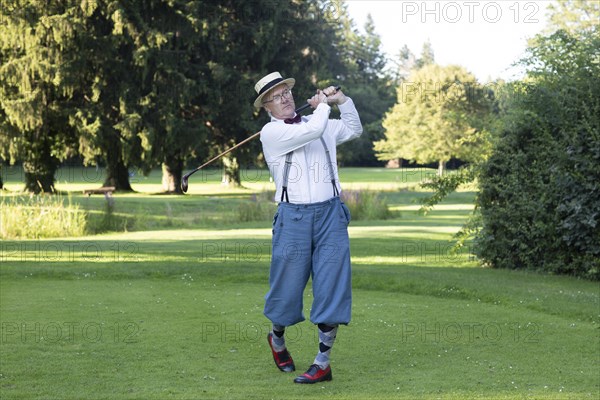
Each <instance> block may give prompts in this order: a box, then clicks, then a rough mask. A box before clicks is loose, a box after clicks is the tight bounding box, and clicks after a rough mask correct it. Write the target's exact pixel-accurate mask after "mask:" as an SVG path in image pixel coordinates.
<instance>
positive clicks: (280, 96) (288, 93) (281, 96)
mask: <svg viewBox="0 0 600 400" xmlns="http://www.w3.org/2000/svg"><path fill="white" fill-rule="evenodd" d="M291 96H292V90H291V89H285V90H284V91H283V92H281V94H276V95H275V96H273V98H272V99H271V100H267V101H263V104H267V103H270V102H273V103H275V104H279V103H281V100H283V99H286V100H287V99H289V98H290V97H291Z"/></svg>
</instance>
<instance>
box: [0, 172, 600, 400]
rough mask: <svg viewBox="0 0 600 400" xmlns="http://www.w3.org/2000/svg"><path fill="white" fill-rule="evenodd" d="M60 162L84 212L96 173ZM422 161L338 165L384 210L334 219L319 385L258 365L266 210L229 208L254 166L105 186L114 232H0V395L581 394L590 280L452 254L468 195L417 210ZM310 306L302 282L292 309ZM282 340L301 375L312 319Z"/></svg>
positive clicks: (264, 185) (263, 351)
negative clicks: (186, 178)
mask: <svg viewBox="0 0 600 400" xmlns="http://www.w3.org/2000/svg"><path fill="white" fill-rule="evenodd" d="M82 171H83V170H82ZM71 172H72V173H73V178H72V179H65V180H63V181H62V182H61V181H60V180H59V183H60V184H59V185H58V188H59V190H62V191H64V194H63V195H62V196H65V198H66V197H68V198H69V199H70V200H71V201H73V202H74V203H77V204H79V205H81V207H82V208H83V209H85V210H87V211H89V212H91V213H98V214H99V215H101V214H102V213H103V212H104V211H103V210H104V207H105V200H104V198H103V197H101V196H92V197H90V198H88V197H85V196H83V195H81V191H82V190H83V189H85V188H90V187H92V188H93V187H97V186H98V182H86V181H85V180H83V179H81V178H80V177H79V176H81V175H78V174H81V173H82V172H81V171H80V170H73V171H71ZM431 173H432V171H431V170H406V169H405V170H385V169H342V170H341V180H342V182H348V183H347V185H344V187H345V188H352V189H354V190H376V191H379V192H380V193H381V195H382V196H384V197H385V199H386V200H387V202H388V204H389V207H390V210H391V211H392V218H390V219H386V220H358V221H352V222H351V224H350V228H349V233H350V240H351V250H352V260H353V315H352V322H351V323H350V324H349V325H348V326H346V327H344V326H343V327H340V331H339V334H338V340H337V341H336V344H335V346H334V349H333V351H332V371H333V381H331V382H325V383H318V384H316V385H306V386H304V385H295V384H293V383H292V380H293V378H294V377H295V376H296V374H284V373H282V372H279V371H278V370H277V369H276V367H275V366H274V365H273V360H272V357H271V354H270V350H269V347H268V345H267V341H266V336H267V333H268V332H269V329H270V325H269V322H268V320H267V319H266V318H265V317H264V316H263V315H262V308H263V305H264V301H263V296H264V294H265V293H266V291H267V289H268V271H269V262H270V249H271V220H270V216H269V215H270V212H271V211H272V210H273V209H274V208H273V207H274V206H273V205H272V204H269V205H266V210H263V211H265V215H266V216H265V218H264V219H262V220H254V221H249V222H240V221H239V218H238V217H239V209H240V207H243V206H244V205H247V204H255V203H256V202H257V201H263V199H265V198H267V197H268V195H264V194H262V193H260V192H261V191H263V190H270V189H271V187H270V185H271V184H270V183H269V179H268V174H266V173H265V174H263V175H260V174H259V175H255V176H260V177H259V178H256V179H252V180H249V181H248V182H245V188H243V189H228V188H226V187H224V186H221V185H220V184H219V183H218V178H219V177H218V176H216V175H214V176H212V175H211V176H208V175H207V176H206V177H205V179H199V180H198V181H192V179H191V180H190V193H191V195H188V196H163V195H153V194H152V193H156V192H158V191H159V190H160V184H159V182H160V172H155V173H153V174H151V175H150V177H148V178H140V180H139V182H137V183H135V184H134V185H133V187H134V189H135V190H137V191H138V193H133V194H126V195H115V197H114V200H115V209H114V215H115V218H118V220H119V221H122V222H123V223H124V224H125V225H123V226H125V227H126V229H122V231H120V232H110V233H103V234H98V235H88V236H85V237H77V238H54V239H39V240H3V241H2V242H1V243H0V251H1V253H0V261H1V264H0V322H1V328H2V331H1V338H0V346H1V347H0V360H1V362H0V398H2V399H3V400H4V399H35V398H43V399H105V398H110V399H169V398H170V399H271V398H276V399H296V398H305V399H309V398H317V397H323V398H336V399H438V398H439V399H522V398H531V399H598V396H599V395H600V378H599V376H600V345H599V343H600V342H599V340H600V315H599V314H600V290H599V286H598V283H597V282H590V281H585V280H580V279H574V278H571V277H566V276H551V275H541V274H537V273H529V272H522V271H509V270H494V269H488V268H483V267H481V266H479V265H478V263H477V260H476V259H475V258H474V256H473V255H472V254H471V251H470V250H471V249H470V248H469V246H466V247H464V248H462V249H461V250H460V251H458V253H453V252H452V251H451V247H452V242H450V239H451V237H452V235H453V233H455V232H456V231H458V229H460V227H461V225H462V223H463V222H464V221H465V219H466V218H467V216H468V214H469V212H470V210H471V208H472V199H473V197H474V193H473V192H470V191H461V192H458V193H455V194H453V195H452V196H450V197H449V198H448V199H447V200H446V201H445V202H444V203H443V204H441V205H440V206H438V207H437V208H435V209H434V210H433V211H432V212H431V213H429V214H427V215H426V216H424V215H421V214H419V213H418V209H419V199H421V198H423V197H424V196H426V193H424V192H422V191H421V190H420V189H419V188H418V187H417V186H416V184H417V183H418V182H420V181H422V180H423V179H426V176H428V175H430V174H431ZM9 178H10V177H9ZM6 186H7V187H8V188H9V189H11V190H16V188H17V187H18V186H19V185H18V172H14V179H8V180H7V182H6ZM3 196H12V194H8V193H7V192H5V193H4V194H3ZM310 304H311V292H310V287H309V288H308V289H307V291H306V292H305V303H304V305H305V315H306V317H307V319H308V317H309V315H310ZM286 335H287V343H288V347H289V350H290V352H291V354H292V355H293V357H294V360H295V361H296V366H297V369H298V370H299V371H297V372H300V371H303V370H305V369H306V368H307V367H308V366H309V365H310V364H311V363H312V360H313V358H314V355H315V353H316V350H317V347H318V338H317V334H316V329H315V327H314V326H312V325H311V324H310V323H309V322H308V320H307V321H305V322H303V323H300V324H298V325H296V326H294V327H290V328H289V329H288V330H287V333H286Z"/></svg>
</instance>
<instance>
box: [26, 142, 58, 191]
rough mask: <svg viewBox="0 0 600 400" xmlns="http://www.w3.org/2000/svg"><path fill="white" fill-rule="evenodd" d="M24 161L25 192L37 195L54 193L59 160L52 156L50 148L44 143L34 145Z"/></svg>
mask: <svg viewBox="0 0 600 400" xmlns="http://www.w3.org/2000/svg"><path fill="white" fill-rule="evenodd" d="M27 156H28V157H27V158H28V159H27V160H25V161H23V172H24V174H25V190H26V191H28V192H32V193H35V194H38V193H42V192H43V193H54V173H55V172H56V168H57V167H58V160H56V159H55V158H54V157H52V155H51V154H50V147H49V146H47V145H46V144H45V142H44V141H40V142H38V143H34V144H33V146H32V148H31V149H30V150H29V153H28V154H27Z"/></svg>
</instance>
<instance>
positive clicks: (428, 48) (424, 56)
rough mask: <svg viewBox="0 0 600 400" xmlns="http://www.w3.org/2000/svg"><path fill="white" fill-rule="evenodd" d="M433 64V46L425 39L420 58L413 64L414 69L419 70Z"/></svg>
mask: <svg viewBox="0 0 600 400" xmlns="http://www.w3.org/2000/svg"><path fill="white" fill-rule="evenodd" d="M434 62H435V55H434V53H433V46H432V45H431V41H430V40H429V39H427V41H426V42H425V43H423V49H422V50H421V57H419V58H418V59H417V61H416V62H415V68H417V69H420V68H423V67H425V66H427V65H431V64H433V63H434Z"/></svg>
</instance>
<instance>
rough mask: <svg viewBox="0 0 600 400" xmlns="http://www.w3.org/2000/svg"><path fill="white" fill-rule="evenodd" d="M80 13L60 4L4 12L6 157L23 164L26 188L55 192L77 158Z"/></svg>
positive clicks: (1, 98) (0, 115)
mask: <svg viewBox="0 0 600 400" xmlns="http://www.w3.org/2000/svg"><path fill="white" fill-rule="evenodd" d="M76 8H77V7H74V6H73V5H63V4H61V3H56V2H29V3H27V4H25V5H23V4H21V2H19V1H7V2H5V3H4V4H3V6H2V7H1V8H0V21H1V23H0V61H1V62H2V63H1V64H2V65H1V67H0V134H1V135H2V137H3V139H2V149H1V150H0V151H1V154H0V156H1V157H2V158H4V159H7V160H9V162H10V163H11V164H13V163H15V162H17V161H22V162H23V170H24V173H25V189H26V190H28V191H31V192H34V193H39V192H52V191H54V174H55V172H56V169H57V168H58V165H59V163H60V161H61V160H64V159H65V158H67V157H69V156H70V155H72V154H73V148H74V146H75V138H74V133H73V131H72V130H71V129H70V128H69V124H68V110H69V108H70V107H71V104H72V100H73V98H74V95H75V93H76V90H77V83H78V82H77V81H75V80H73V79H71V77H72V74H71V72H72V68H73V62H72V61H73V57H74V56H75V55H76V51H75V50H74V47H73V40H74V37H75V36H76V32H77V31H78V27H79V26H80V25H79V22H80V20H79V19H77V18H76V17H74V16H75V15H76Z"/></svg>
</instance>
